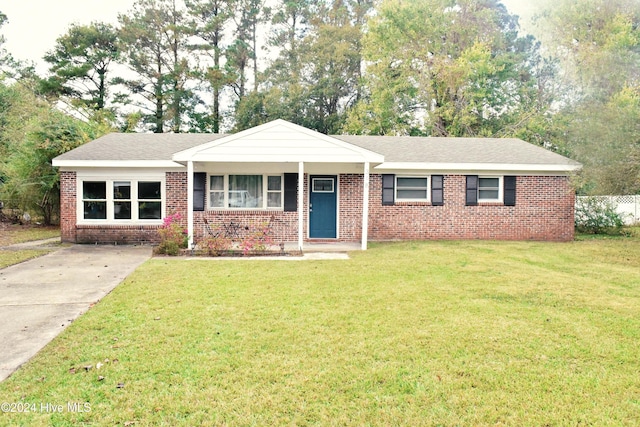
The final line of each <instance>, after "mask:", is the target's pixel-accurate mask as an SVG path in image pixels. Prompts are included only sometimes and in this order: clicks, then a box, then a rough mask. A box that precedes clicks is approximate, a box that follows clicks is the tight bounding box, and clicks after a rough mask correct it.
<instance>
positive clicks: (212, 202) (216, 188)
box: [209, 175, 224, 208]
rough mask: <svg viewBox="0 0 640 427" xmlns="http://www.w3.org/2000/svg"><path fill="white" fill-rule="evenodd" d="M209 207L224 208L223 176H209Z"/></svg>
mask: <svg viewBox="0 0 640 427" xmlns="http://www.w3.org/2000/svg"><path fill="white" fill-rule="evenodd" d="M209 206H210V207H212V208H223V207H224V176H220V175H211V176H210V177H209Z"/></svg>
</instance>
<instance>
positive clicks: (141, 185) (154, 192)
mask: <svg viewBox="0 0 640 427" xmlns="http://www.w3.org/2000/svg"><path fill="white" fill-rule="evenodd" d="M161 199H162V195H161V193H160V183H159V182H156V181H150V182H148V181H142V182H138V218H139V219H162V201H161Z"/></svg>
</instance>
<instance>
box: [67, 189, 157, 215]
mask: <svg viewBox="0 0 640 427" xmlns="http://www.w3.org/2000/svg"><path fill="white" fill-rule="evenodd" d="M80 187H81V189H82V190H81V195H82V203H81V206H82V213H81V214H80V215H79V218H81V220H87V221H93V220H101V221H112V222H113V223H120V222H132V221H148V220H160V219H162V214H163V210H162V205H163V195H162V194H163V189H162V188H163V182H162V181H159V180H158V181H153V180H145V181H135V180H124V179H123V180H118V179H114V180H109V179H104V180H100V181H98V180H93V179H92V180H86V181H84V180H82V179H80ZM79 209H80V207H79Z"/></svg>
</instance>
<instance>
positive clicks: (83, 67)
mask: <svg viewBox="0 0 640 427" xmlns="http://www.w3.org/2000/svg"><path fill="white" fill-rule="evenodd" d="M118 56H119V49H118V34H117V31H116V30H115V28H114V27H113V26H112V25H109V24H105V23H101V22H93V23H91V24H90V25H77V24H72V25H71V27H70V28H69V30H68V32H67V33H66V34H65V35H63V36H61V37H59V38H58V39H57V41H56V46H55V48H54V49H53V50H51V51H49V52H48V53H47V54H46V55H45V56H44V60H45V61H46V62H48V63H49V64H51V67H50V68H49V71H50V72H51V73H52V76H51V77H49V78H48V79H47V80H44V81H43V83H44V90H45V92H47V93H53V94H54V95H56V96H65V97H68V98H70V100H71V103H72V104H80V105H84V106H88V107H90V108H94V109H96V110H102V109H104V108H105V105H106V100H107V94H108V82H109V79H108V73H109V69H110V67H111V65H112V63H113V62H114V61H117V60H118Z"/></svg>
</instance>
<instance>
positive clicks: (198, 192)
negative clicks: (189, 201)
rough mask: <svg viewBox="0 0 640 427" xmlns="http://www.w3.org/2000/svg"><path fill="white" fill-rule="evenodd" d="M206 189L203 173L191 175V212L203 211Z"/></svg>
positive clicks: (205, 176)
mask: <svg viewBox="0 0 640 427" xmlns="http://www.w3.org/2000/svg"><path fill="white" fill-rule="evenodd" d="M206 188H207V174H206V173H205V172H194V173H193V210H194V211H203V210H204V205H205V200H206V197H205V196H206V191H205V189H206Z"/></svg>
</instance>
